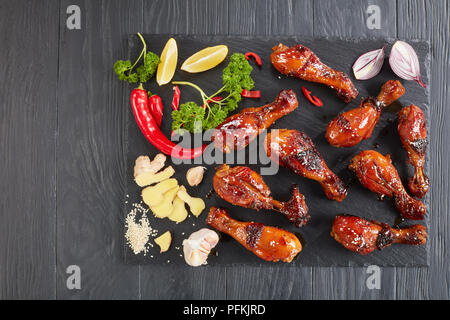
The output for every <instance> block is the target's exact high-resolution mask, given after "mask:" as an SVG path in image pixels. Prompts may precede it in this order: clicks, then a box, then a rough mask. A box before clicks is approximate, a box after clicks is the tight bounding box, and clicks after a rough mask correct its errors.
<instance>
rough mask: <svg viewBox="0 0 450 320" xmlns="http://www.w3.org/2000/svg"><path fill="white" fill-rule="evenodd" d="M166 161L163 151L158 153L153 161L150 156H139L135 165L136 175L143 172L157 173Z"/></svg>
mask: <svg viewBox="0 0 450 320" xmlns="http://www.w3.org/2000/svg"><path fill="white" fill-rule="evenodd" d="M165 162H166V156H165V155H164V154H162V153H158V154H157V155H156V156H155V157H154V158H153V161H150V158H149V157H148V156H139V157H138V158H137V159H136V163H135V165H134V177H135V178H136V177H137V176H139V175H141V174H143V173H157V172H158V171H159V170H161V169H162V168H163V167H164V164H165Z"/></svg>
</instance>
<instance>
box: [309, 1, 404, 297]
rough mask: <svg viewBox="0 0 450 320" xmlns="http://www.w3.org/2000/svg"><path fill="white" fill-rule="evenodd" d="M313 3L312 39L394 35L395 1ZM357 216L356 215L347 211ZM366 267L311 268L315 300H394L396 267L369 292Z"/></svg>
mask: <svg viewBox="0 0 450 320" xmlns="http://www.w3.org/2000/svg"><path fill="white" fill-rule="evenodd" d="M345 3H346V4H345V6H342V1H337V0H325V1H315V2H314V36H315V37H323V36H331V37H351V38H358V37H391V38H395V36H396V27H395V25H396V24H395V21H396V15H397V13H396V4H395V2H394V1H355V0H352V1H346V2H345ZM369 4H376V5H378V6H379V7H380V9H381V18H382V23H381V29H380V30H376V29H375V30H371V29H368V28H367V25H366V17H367V15H366V10H367V7H368V6H369ZM346 213H348V214H360V213H358V212H346ZM366 270H367V269H366V268H314V269H313V288H314V290H313V298H314V299H391V298H394V297H395V278H396V270H395V268H382V269H381V274H382V275H381V289H379V290H378V289H368V287H367V285H366V280H367V278H368V277H369V274H367V272H366Z"/></svg>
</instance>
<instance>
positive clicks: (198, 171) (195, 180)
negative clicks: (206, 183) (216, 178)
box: [186, 166, 206, 187]
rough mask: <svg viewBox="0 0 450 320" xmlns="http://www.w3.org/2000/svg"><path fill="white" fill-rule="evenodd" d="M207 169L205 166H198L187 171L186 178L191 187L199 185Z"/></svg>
mask: <svg viewBox="0 0 450 320" xmlns="http://www.w3.org/2000/svg"><path fill="white" fill-rule="evenodd" d="M205 169H206V168H205V167H202V166H198V167H194V168H190V169H189V170H188V171H187V172H186V180H187V182H188V183H189V185H190V186H191V187H194V186H198V185H199V184H200V182H202V180H203V175H204V173H205Z"/></svg>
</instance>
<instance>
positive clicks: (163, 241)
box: [155, 231, 172, 253]
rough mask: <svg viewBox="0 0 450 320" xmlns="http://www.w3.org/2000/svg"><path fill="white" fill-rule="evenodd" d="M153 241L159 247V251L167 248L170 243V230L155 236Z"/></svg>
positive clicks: (164, 250)
mask: <svg viewBox="0 0 450 320" xmlns="http://www.w3.org/2000/svg"><path fill="white" fill-rule="evenodd" d="M155 243H156V244H157V245H158V246H159V248H160V249H161V251H160V252H161V253H163V252H166V251H167V250H169V247H170V244H171V243H172V235H171V234H170V231H166V232H165V233H163V234H162V235H160V236H159V237H157V238H155Z"/></svg>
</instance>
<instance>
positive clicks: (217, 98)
mask: <svg viewBox="0 0 450 320" xmlns="http://www.w3.org/2000/svg"><path fill="white" fill-rule="evenodd" d="M222 99H223V98H222V97H221V96H215V97H212V98H211V99H208V101H206V102H207V103H208V104H209V103H210V102H213V101H220V100H222ZM202 108H203V109H205V108H206V105H202Z"/></svg>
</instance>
